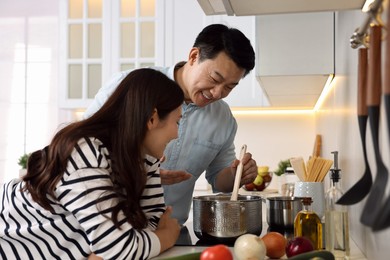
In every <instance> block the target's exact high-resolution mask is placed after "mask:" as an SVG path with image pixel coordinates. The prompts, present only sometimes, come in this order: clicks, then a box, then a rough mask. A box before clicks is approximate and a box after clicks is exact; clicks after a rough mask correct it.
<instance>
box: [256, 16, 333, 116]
mask: <svg viewBox="0 0 390 260" xmlns="http://www.w3.org/2000/svg"><path fill="white" fill-rule="evenodd" d="M256 33H257V53H258V56H259V59H258V60H257V62H258V64H257V70H256V74H257V76H258V79H259V82H260V85H261V86H262V88H263V89H264V90H265V92H266V93H267V96H268V97H269V100H270V102H271V104H272V105H273V106H283V105H284V106H286V105H287V106H290V107H294V106H300V107H309V108H312V107H313V106H314V105H315V103H316V101H317V99H318V97H319V96H320V94H321V92H322V89H323V87H324V85H325V83H326V81H327V79H328V77H329V75H334V71H335V68H334V53H335V52H334V46H335V44H334V42H335V39H334V37H335V36H334V13H333V12H314V13H294V14H276V15H260V16H257V17H256Z"/></svg>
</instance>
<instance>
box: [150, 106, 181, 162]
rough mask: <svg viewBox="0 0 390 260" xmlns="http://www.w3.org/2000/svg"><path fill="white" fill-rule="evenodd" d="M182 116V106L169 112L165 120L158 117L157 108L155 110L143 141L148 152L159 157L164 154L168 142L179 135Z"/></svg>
mask: <svg viewBox="0 0 390 260" xmlns="http://www.w3.org/2000/svg"><path fill="white" fill-rule="evenodd" d="M180 118H181V106H179V107H178V108H176V109H175V110H173V111H172V112H171V113H169V114H168V116H167V117H166V118H165V119H163V120H161V119H160V118H159V117H158V114H157V110H155V111H154V113H153V116H152V117H151V118H150V120H149V122H148V131H147V133H146V137H145V140H144V143H143V145H144V151H145V153H146V154H148V155H151V156H153V157H155V158H157V159H160V158H161V157H162V156H163V155H164V150H165V147H166V146H167V144H168V143H169V142H170V141H171V140H172V139H176V138H177V137H178V129H179V121H180Z"/></svg>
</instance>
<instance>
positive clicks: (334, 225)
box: [325, 151, 350, 259]
mask: <svg viewBox="0 0 390 260" xmlns="http://www.w3.org/2000/svg"><path fill="white" fill-rule="evenodd" d="M332 153H333V154H334V163H333V164H334V168H333V169H331V177H330V178H331V187H330V188H329V190H328V191H327V192H326V194H325V230H326V232H325V248H326V250H328V251H330V252H332V253H333V255H334V256H335V258H336V259H349V255H350V248H349V226H348V211H347V208H346V207H345V206H344V205H339V204H336V202H337V200H338V199H339V198H340V197H342V195H343V192H342V191H341V189H340V183H339V180H340V169H339V168H338V152H337V151H335V152H332Z"/></svg>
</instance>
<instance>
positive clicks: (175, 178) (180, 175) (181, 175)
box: [160, 169, 192, 185]
mask: <svg viewBox="0 0 390 260" xmlns="http://www.w3.org/2000/svg"><path fill="white" fill-rule="evenodd" d="M160 177H161V184H162V185H170V184H175V183H179V182H182V181H185V180H188V179H189V178H191V177H192V175H191V174H189V173H188V172H186V171H171V170H164V169H160Z"/></svg>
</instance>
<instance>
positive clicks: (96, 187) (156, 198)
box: [56, 139, 164, 259]
mask: <svg viewBox="0 0 390 260" xmlns="http://www.w3.org/2000/svg"><path fill="white" fill-rule="evenodd" d="M156 170H157V169H156ZM109 174H110V160H109V154H108V151H107V150H106V148H105V147H104V146H103V145H102V143H101V142H100V141H98V140H96V139H85V140H84V141H81V142H79V143H78V146H77V147H76V149H75V150H74V152H73V153H72V155H71V158H70V160H69V167H68V169H67V172H66V173H65V174H64V177H63V179H62V180H61V182H60V183H59V184H58V186H57V190H56V194H57V197H58V200H59V203H60V204H61V205H62V207H63V208H64V209H66V210H67V211H69V212H71V213H72V214H73V215H74V216H75V218H76V219H77V221H78V222H79V224H80V225H81V228H82V229H83V230H84V231H85V232H86V236H87V237H88V240H89V241H90V246H91V251H92V252H95V254H97V255H98V256H100V257H103V258H104V259H125V258H126V259H127V258H128V259H147V258H150V257H154V256H156V255H158V254H159V252H160V242H159V239H158V237H157V236H156V235H155V234H154V232H153V229H154V228H155V227H156V225H157V223H158V220H159V216H161V214H162V212H163V209H164V203H163V196H162V188H161V182H160V183H159V176H158V177H157V175H158V174H157V172H156V171H155V172H154V173H148V184H147V187H146V188H145V192H144V194H143V196H142V201H141V206H142V208H143V210H144V211H145V213H146V215H147V217H148V219H149V220H150V224H149V228H147V229H144V230H141V231H137V230H135V229H134V228H133V227H132V226H131V225H130V224H129V223H128V222H127V221H126V218H125V216H124V214H123V212H120V213H119V215H118V221H119V223H120V229H118V228H116V227H115V226H114V225H113V222H112V220H111V213H110V212H111V209H112V207H113V206H115V205H116V204H117V203H118V201H117V199H116V197H115V195H114V194H113V193H112V192H109V191H107V187H111V186H112V185H113V184H112V181H111V179H110V177H109ZM99 212H102V213H103V214H100V213H99Z"/></svg>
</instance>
